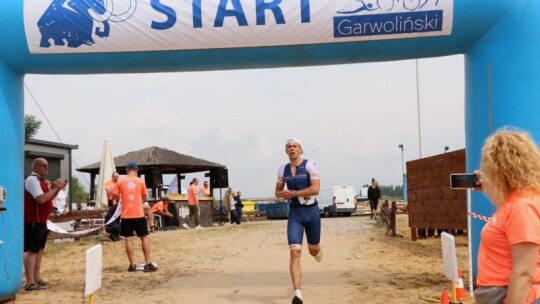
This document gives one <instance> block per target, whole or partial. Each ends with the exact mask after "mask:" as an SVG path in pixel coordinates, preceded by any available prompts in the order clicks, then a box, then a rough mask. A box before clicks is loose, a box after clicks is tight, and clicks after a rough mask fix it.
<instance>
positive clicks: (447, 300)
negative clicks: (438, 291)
mask: <svg viewBox="0 0 540 304" xmlns="http://www.w3.org/2000/svg"><path fill="white" fill-rule="evenodd" d="M441 304H450V298H448V291H446V290H443V291H442V295H441Z"/></svg>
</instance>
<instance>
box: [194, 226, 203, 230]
mask: <svg viewBox="0 0 540 304" xmlns="http://www.w3.org/2000/svg"><path fill="white" fill-rule="evenodd" d="M195 229H197V230H199V229H203V227H202V226H201V225H199V226H197V227H195Z"/></svg>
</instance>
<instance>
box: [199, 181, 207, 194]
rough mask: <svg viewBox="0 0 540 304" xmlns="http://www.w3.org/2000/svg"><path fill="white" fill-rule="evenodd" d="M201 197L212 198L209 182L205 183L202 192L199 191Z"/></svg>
mask: <svg viewBox="0 0 540 304" xmlns="http://www.w3.org/2000/svg"><path fill="white" fill-rule="evenodd" d="M199 194H200V197H210V186H209V185H208V181H204V183H203V186H202V188H201V190H199Z"/></svg>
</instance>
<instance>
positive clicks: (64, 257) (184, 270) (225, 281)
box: [14, 214, 468, 304]
mask: <svg viewBox="0 0 540 304" xmlns="http://www.w3.org/2000/svg"><path fill="white" fill-rule="evenodd" d="M286 223H287V222H286V220H274V221H262V222H252V223H249V224H242V225H241V226H237V227H232V226H222V227H213V228H206V229H204V230H201V231H195V230H190V231H187V230H175V231H164V232H155V233H152V234H151V235H150V242H151V249H152V259H153V260H155V261H156V262H157V263H158V264H159V270H158V271H157V272H155V273H144V272H140V271H139V272H136V273H130V272H127V267H128V261H127V257H126V254H125V251H124V242H123V241H120V242H116V243H113V242H110V241H108V240H100V239H99V238H98V239H91V240H85V241H81V242H75V243H54V244H53V243H49V244H47V248H46V252H45V253H46V255H45V257H44V262H43V277H44V278H45V279H46V280H48V281H50V283H51V286H50V287H49V288H48V289H46V290H40V291H33V292H26V291H24V290H21V291H20V292H19V294H18V295H17V296H16V300H15V302H14V303H21V304H22V303H26V304H30V303H66V304H67V303H69V304H73V303H88V298H86V299H84V297H83V293H84V285H85V252H86V250H87V249H88V248H90V247H92V246H93V245H95V244H96V243H102V244H103V273H102V287H101V288H100V289H99V290H98V291H96V293H95V294H94V303H119V304H133V303H155V304H169V303H170V304H172V303H192V304H193V303H201V304H207V303H218V304H222V303H223V304H228V303H242V304H259V303H260V304H274V303H275V304H277V303H290V299H291V296H292V285H291V282H290V276H289V250H288V247H287V241H286V235H285V234H286ZM322 226H323V228H322V229H323V232H322V241H321V244H322V246H323V249H324V258H323V261H322V262H321V263H317V262H315V260H314V259H313V258H312V257H311V256H309V254H308V253H307V250H306V248H305V249H304V254H303V258H302V270H303V282H302V283H303V288H302V290H303V294H304V300H305V303H307V304H317V303H321V304H322V303H325V304H331V303H335V304H338V303H339V304H344V303H373V304H377V303H380V304H392V303H428V302H424V301H422V300H420V299H419V297H420V296H426V297H431V298H437V297H440V295H441V291H442V290H443V289H446V290H449V289H450V288H451V284H450V282H449V281H448V280H447V279H446V278H445V277H444V274H443V264H442V253H441V244H440V238H437V237H433V238H429V239H425V240H419V241H417V242H412V241H411V239H410V229H409V228H408V224H407V215H406V214H401V215H398V231H399V233H400V234H402V235H404V237H403V238H401V237H390V236H387V235H385V234H386V229H385V226H383V224H382V223H381V222H380V221H372V220H370V219H369V217H367V216H353V217H348V218H347V217H334V218H328V219H322ZM134 241H135V243H134V245H135V253H136V256H137V260H139V261H140V262H141V263H142V262H143V261H144V259H143V255H142V252H141V250H140V241H139V240H138V239H135V240H134ZM304 242H305V241H304ZM456 246H457V252H458V263H459V264H460V267H461V269H462V270H464V280H465V285H466V286H468V282H467V276H468V271H467V259H468V249H467V238H466V236H465V235H462V236H457V237H456Z"/></svg>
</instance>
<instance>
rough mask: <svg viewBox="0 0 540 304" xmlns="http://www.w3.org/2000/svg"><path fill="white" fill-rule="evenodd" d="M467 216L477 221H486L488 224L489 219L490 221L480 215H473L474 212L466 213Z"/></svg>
mask: <svg viewBox="0 0 540 304" xmlns="http://www.w3.org/2000/svg"><path fill="white" fill-rule="evenodd" d="M467 214H468V215H470V216H472V217H474V218H475V219H479V220H482V221H486V222H489V219H490V217H487V216H483V215H480V214H478V213H474V212H467Z"/></svg>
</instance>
